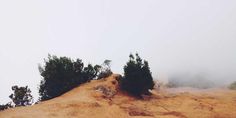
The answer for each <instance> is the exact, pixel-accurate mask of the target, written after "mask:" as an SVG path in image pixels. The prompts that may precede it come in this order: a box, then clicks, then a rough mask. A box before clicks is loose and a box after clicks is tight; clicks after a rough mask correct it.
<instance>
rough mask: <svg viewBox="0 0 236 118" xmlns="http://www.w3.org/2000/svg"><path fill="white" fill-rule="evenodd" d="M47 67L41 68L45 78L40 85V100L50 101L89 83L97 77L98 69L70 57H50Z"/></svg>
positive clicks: (46, 62) (46, 61) (40, 70)
mask: <svg viewBox="0 0 236 118" xmlns="http://www.w3.org/2000/svg"><path fill="white" fill-rule="evenodd" d="M44 61H45V66H43V67H42V66H39V72H40V74H41V76H42V77H43V78H42V80H41V82H40V85H39V95H40V100H41V101H44V100H48V99H52V98H54V97H57V96H60V95H62V94H64V93H65V92H67V91H69V90H71V89H73V88H75V87H77V86H79V85H80V84H83V83H85V82H89V81H90V80H92V79H93V78H95V77H96V75H97V70H96V69H97V68H95V67H93V66H92V65H91V64H88V66H87V67H84V64H83V62H82V60H80V59H76V61H74V60H72V59H70V58H68V57H57V56H51V55H49V56H48V59H45V60H44Z"/></svg>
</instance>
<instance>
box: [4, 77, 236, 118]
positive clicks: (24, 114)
mask: <svg viewBox="0 0 236 118" xmlns="http://www.w3.org/2000/svg"><path fill="white" fill-rule="evenodd" d="M118 76H119V75H112V76H110V77H108V78H105V79H101V80H93V81H91V82H90V83H86V84H83V85H81V86H79V87H77V88H75V89H73V90H71V91H69V92H67V93H66V94H64V95H62V96H59V97H57V98H55V99H51V100H48V101H45V102H42V103H39V104H36V105H33V106H28V107H18V108H13V109H8V110H5V111H2V112H0V118H68V117H70V118H111V117H112V118H143V117H144V118H235V117H236V110H235V109H236V92H235V91H230V90H226V89H209V90H191V89H164V90H153V91H152V93H153V95H152V96H151V97H147V96H146V97H144V99H142V100H141V99H136V98H133V97H131V96H129V95H127V94H126V93H123V92H121V91H120V90H119V87H118V82H117V79H118V78H119V77H118Z"/></svg>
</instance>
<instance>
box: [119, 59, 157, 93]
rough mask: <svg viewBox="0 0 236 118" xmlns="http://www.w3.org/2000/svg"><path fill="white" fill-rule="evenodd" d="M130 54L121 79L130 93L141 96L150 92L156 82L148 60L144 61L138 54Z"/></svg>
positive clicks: (123, 85)
mask: <svg viewBox="0 0 236 118" xmlns="http://www.w3.org/2000/svg"><path fill="white" fill-rule="evenodd" d="M135 56H136V57H134V55H133V54H130V56H129V61H128V62H127V63H126V65H125V66H124V77H123V79H121V82H120V84H121V88H122V89H123V90H125V91H127V92H128V93H130V94H132V95H135V96H140V95H141V94H148V93H149V91H148V90H149V89H153V87H154V82H153V78H152V75H151V72H150V68H149V65H148V62H147V61H145V60H144V61H143V60H142V59H141V58H140V56H139V55H138V54H136V55H135Z"/></svg>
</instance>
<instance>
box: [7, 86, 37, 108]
mask: <svg viewBox="0 0 236 118" xmlns="http://www.w3.org/2000/svg"><path fill="white" fill-rule="evenodd" d="M12 90H13V94H11V95H10V96H9V97H10V98H11V99H12V102H13V103H14V104H15V106H16V107H17V106H27V105H31V104H32V103H33V96H32V95H31V91H30V89H29V88H28V86H26V87H18V86H12Z"/></svg>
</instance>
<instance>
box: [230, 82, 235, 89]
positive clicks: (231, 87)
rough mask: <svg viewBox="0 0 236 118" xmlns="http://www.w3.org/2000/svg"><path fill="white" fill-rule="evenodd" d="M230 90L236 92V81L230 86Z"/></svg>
mask: <svg viewBox="0 0 236 118" xmlns="http://www.w3.org/2000/svg"><path fill="white" fill-rule="evenodd" d="M229 89H232V90H236V81H235V82H233V83H232V84H230V85H229Z"/></svg>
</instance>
